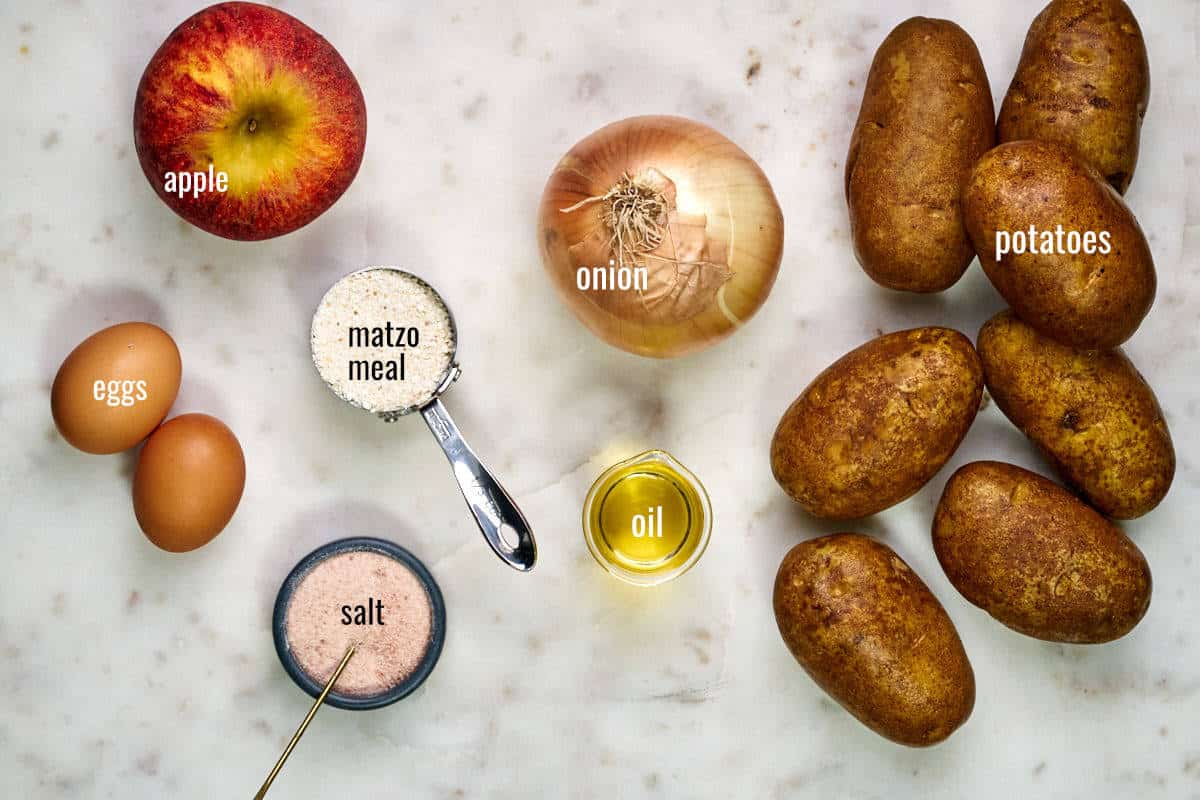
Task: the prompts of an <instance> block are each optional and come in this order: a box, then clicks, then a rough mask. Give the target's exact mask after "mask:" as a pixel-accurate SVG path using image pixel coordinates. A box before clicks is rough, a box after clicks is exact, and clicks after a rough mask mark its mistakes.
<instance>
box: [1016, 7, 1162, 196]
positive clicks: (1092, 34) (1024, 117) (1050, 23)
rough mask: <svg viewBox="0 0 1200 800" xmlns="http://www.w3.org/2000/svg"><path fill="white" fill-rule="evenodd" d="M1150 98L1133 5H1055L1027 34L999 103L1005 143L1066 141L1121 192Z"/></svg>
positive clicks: (1126, 185) (1133, 160)
mask: <svg viewBox="0 0 1200 800" xmlns="http://www.w3.org/2000/svg"><path fill="white" fill-rule="evenodd" d="M1149 100H1150V62H1149V61H1148V60H1147V58H1146V42H1145V40H1144V39H1143V38H1142V31H1141V29H1139V28H1138V24H1137V20H1136V19H1134V16H1133V12H1132V11H1130V10H1129V6H1127V5H1125V3H1123V2H1121V0H1054V2H1052V3H1051V4H1050V5H1048V6H1046V8H1045V9H1044V10H1043V11H1042V13H1041V14H1038V16H1037V18H1036V19H1035V20H1034V21H1033V25H1031V26H1030V28H1029V34H1028V35H1027V36H1026V37H1025V48H1024V50H1022V51H1021V62H1020V63H1019V64H1018V65H1017V73H1016V75H1014V76H1013V81H1012V85H1011V86H1009V87H1008V94H1006V95H1005V96H1004V102H1003V103H1002V104H1001V106H1000V120H999V123H998V124H999V134H1000V141H1001V142H1013V141H1017V140H1019V139H1040V140H1042V141H1047V142H1058V143H1060V144H1064V145H1066V146H1067V147H1069V148H1071V149H1072V150H1073V151H1074V152H1075V153H1076V154H1077V155H1079V157H1080V158H1082V159H1083V160H1084V161H1086V162H1087V163H1089V164H1091V165H1092V166H1093V167H1095V168H1096V169H1097V170H1098V171H1099V172H1100V174H1101V175H1103V176H1104V179H1105V180H1106V181H1108V183H1109V184H1110V185H1111V186H1112V187H1113V188H1114V189H1116V190H1117V191H1118V192H1120V193H1122V194H1124V193H1125V190H1126V189H1127V188H1129V182H1130V180H1132V179H1133V170H1134V167H1135V166H1136V165H1137V157H1138V137H1139V136H1140V135H1141V130H1142V117H1144V116H1145V115H1146V104H1147V103H1148V102H1149Z"/></svg>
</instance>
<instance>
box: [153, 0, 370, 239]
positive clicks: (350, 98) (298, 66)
mask: <svg viewBox="0 0 1200 800" xmlns="http://www.w3.org/2000/svg"><path fill="white" fill-rule="evenodd" d="M133 131H134V144H135V146H136V148H137V154H138V160H139V161H140V162H141V165H142V171H143V172H144V173H145V174H146V178H147V179H148V180H149V181H150V185H151V186H152V187H154V191H155V192H156V193H157V194H158V196H159V197H160V198H162V200H163V202H165V203H166V204H167V205H168V206H170V207H171V209H172V210H174V211H175V212H176V213H177V214H179V215H180V216H181V217H183V218H184V219H185V220H187V221H188V222H190V223H192V224H193V225H195V226H197V227H199V228H202V229H204V230H206V231H208V232H209V233H213V234H216V235H218V236H223V237H225V238H227V239H239V240H245V241H251V240H259V239H269V238H272V237H275V236H280V235H282V234H285V233H289V232H291V231H294V230H296V229H297V228H301V227H303V226H304V225H307V224H308V223H309V222H312V221H313V220H314V219H316V218H317V217H318V216H320V215H321V214H322V213H323V212H324V211H325V210H326V209H328V208H329V207H330V206H331V205H333V204H334V202H335V201H336V200H337V199H338V198H339V197H341V195H342V193H343V192H345V191H346V189H347V187H349V186H350V183H351V182H352V181H353V180H354V176H355V175H356V174H357V173H358V168H359V165H360V164H361V163H362V156H363V150H364V148H365V146H366V139H367V109H366V103H365V102H364V100H363V95H362V90H361V89H360V88H359V85H358V81H357V80H356V79H355V77H354V74H353V73H352V72H351V71H350V68H349V67H348V66H346V62H345V61H343V60H342V57H341V56H340V55H338V52H337V51H336V50H335V49H334V48H333V45H331V44H330V43H329V42H328V41H326V40H325V38H324V37H322V36H321V35H320V34H319V33H317V32H316V31H314V30H312V29H311V28H309V27H308V26H307V25H305V24H304V23H302V22H300V21H299V20H297V19H295V18H294V17H291V16H289V15H287V14H285V13H283V12H282V11H278V10H276V9H274V8H270V7H268V6H263V5H258V4H256V3H220V4H218V5H215V6H211V7H209V8H206V9H204V10H203V11H200V12H198V13H197V14H195V15H194V16H192V17H190V18H189V19H187V20H185V21H184V22H183V23H182V24H181V25H180V26H179V27H178V28H176V29H175V30H174V31H173V32H172V33H171V35H170V36H168V37H167V39H166V41H164V42H163V44H162V46H161V47H159V48H158V52H156V53H155V54H154V57H153V58H152V59H150V63H149V65H147V67H146V71H145V72H144V73H143V74H142V79H141V82H140V83H139V84H138V89H137V98H136V100H135V104H134V113H133ZM210 164H212V165H213V166H214V167H215V169H216V171H217V172H221V171H224V172H226V173H227V174H228V176H229V188H228V190H227V191H226V192H224V193H222V192H216V191H208V192H205V193H202V194H201V195H200V196H199V197H193V196H192V193H187V194H185V196H184V197H182V198H181V197H179V196H177V194H176V193H168V192H166V191H165V189H164V183H165V177H166V173H167V172H175V173H180V172H207V170H208V167H209V165H210Z"/></svg>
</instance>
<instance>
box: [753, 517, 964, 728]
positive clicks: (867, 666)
mask: <svg viewBox="0 0 1200 800" xmlns="http://www.w3.org/2000/svg"><path fill="white" fill-rule="evenodd" d="M774 606H775V621H776V623H777V624H778V625H779V633H780V634H781V635H782V636H783V641H784V643H785V644H786V645H787V647H788V649H789V650H791V652H792V655H793V656H795V657H796V660H797V661H798V662H800V666H802V667H804V670H805V671H806V672H807V673H808V674H809V675H810V676H811V677H812V679H813V680H814V681H816V683H817V685H818V686H820V687H821V688H822V689H824V690H825V691H826V692H827V693H828V694H829V696H830V697H832V698H833V699H834V700H837V701H838V702H839V703H841V705H842V707H843V708H845V709H846V710H847V711H849V712H850V713H851V714H853V715H854V716H855V717H857V718H858V720H859V721H860V722H862V723H863V724H864V725H866V726H867V727H868V728H870V729H871V730H873V731H875V732H876V733H878V734H879V735H880V736H884V737H886V738H888V739H891V740H892V741H894V742H899V743H900V744H904V745H908V746H910V747H924V746H927V745H931V744H936V743H938V742H940V741H942V740H943V739H945V738H946V737H947V736H949V735H950V734H951V733H953V732H954V731H955V729H957V728H958V727H959V726H960V725H962V724H963V723H964V722H966V720H967V717H969V716H971V710H972V709H973V708H974V706H975V673H974V671H973V670H972V669H971V662H970V661H969V660H968V659H967V654H966V651H965V650H963V646H962V641H961V640H960V639H959V638H958V631H957V630H956V629H955V627H954V623H953V622H952V621H951V620H950V617H949V616H948V615H947V614H946V611H945V609H943V608H942V605H941V603H939V602H938V600H937V598H936V597H934V596H933V593H932V592H930V591H929V588H928V587H927V586H926V585H925V584H924V583H923V582H922V581H921V579H920V577H918V576H917V574H916V573H915V572H913V571H912V569H911V568H910V567H909V566H908V565H907V564H905V563H904V561H903V560H902V559H901V558H900V557H899V556H898V555H896V553H895V552H893V551H892V549H891V548H889V547H888V546H887V545H885V544H881V543H879V542H877V541H875V540H874V539H870V538H868V537H866V536H862V535H860V534H856V533H838V534H833V535H832V536H823V537H821V538H820V539H813V540H811V541H807V542H801V543H800V544H798V545H796V546H795V547H793V548H792V549H791V550H790V551H789V552H788V554H787V555H786V556H785V557H784V559H783V563H782V564H780V565H779V573H778V574H777V575H776V577H775V592H774Z"/></svg>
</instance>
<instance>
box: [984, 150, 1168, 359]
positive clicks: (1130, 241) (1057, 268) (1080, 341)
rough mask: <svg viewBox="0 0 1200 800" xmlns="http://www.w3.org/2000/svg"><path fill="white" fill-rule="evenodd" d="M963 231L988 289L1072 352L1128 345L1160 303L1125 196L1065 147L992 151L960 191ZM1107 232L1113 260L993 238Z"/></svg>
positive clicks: (1142, 239) (1147, 249) (1147, 256)
mask: <svg viewBox="0 0 1200 800" xmlns="http://www.w3.org/2000/svg"><path fill="white" fill-rule="evenodd" d="M963 210H964V213H965V214H966V220H967V230H968V231H969V232H970V234H971V240H972V241H974V242H975V248H976V250H977V252H978V253H979V262H980V264H981V265H982V266H983V271H984V272H985V273H987V276H988V278H989V279H990V280H991V282H992V285H993V286H995V287H996V290H997V291H998V292H1000V294H1001V295H1002V296H1003V297H1004V299H1005V300H1007V301H1008V304H1009V305H1010V306H1012V308H1013V310H1014V311H1016V312H1017V314H1018V315H1020V317H1021V319H1023V320H1025V321H1026V322H1028V323H1029V324H1030V325H1032V326H1033V327H1034V328H1037V329H1038V330H1039V331H1041V332H1042V333H1044V334H1045V335H1047V336H1050V337H1051V338H1054V339H1057V340H1058V341H1060V342H1063V343H1064V344H1069V345H1072V346H1074V347H1085V348H1093V349H1109V348H1113V347H1116V346H1117V345H1119V344H1121V343H1122V342H1124V341H1125V340H1126V339H1128V338H1129V337H1130V336H1132V335H1133V333H1134V331H1136V330H1137V328H1138V326H1139V325H1140V324H1141V322H1142V319H1143V318H1145V316H1146V313H1147V312H1149V310H1150V306H1151V305H1153V303H1154V294H1155V291H1156V289H1157V278H1156V277H1155V273H1154V258H1153V256H1151V254H1150V246H1149V245H1148V244H1147V243H1146V237H1145V236H1144V235H1143V234H1142V229H1141V227H1139V226H1138V222H1137V219H1136V218H1135V217H1134V216H1133V213H1132V212H1131V211H1130V210H1129V209H1128V208H1127V207H1126V206H1125V203H1124V201H1122V200H1121V197H1120V196H1119V195H1118V194H1117V193H1116V192H1115V191H1113V190H1112V188H1111V187H1110V186H1108V184H1106V183H1105V182H1104V181H1103V179H1102V178H1101V177H1100V174H1099V173H1098V172H1096V171H1095V170H1094V169H1092V168H1091V167H1089V166H1087V165H1086V164H1084V163H1083V162H1082V161H1080V160H1079V159H1077V158H1076V157H1075V156H1074V155H1072V154H1071V152H1070V151H1069V150H1067V149H1066V148H1064V147H1063V146H1062V145H1058V144H1053V143H1050V142H1031V141H1023V142H1012V143H1010V144H1002V145H1000V146H999V147H996V148H995V149H993V150H991V151H989V152H988V153H987V154H986V155H984V156H983V158H981V159H980V160H979V162H978V163H977V164H976V165H975V167H974V169H972V170H971V176H970V179H969V180H968V182H967V186H966V188H965V189H964V190H963ZM1060 225H1061V226H1062V228H1063V229H1064V230H1066V231H1072V230H1074V231H1079V232H1080V233H1084V232H1087V231H1095V232H1097V233H1099V232H1101V231H1108V232H1109V234H1110V237H1111V249H1112V252H1110V253H1109V254H1107V255H1102V254H1100V253H1096V254H1092V255H1070V254H1069V253H1068V254H1064V255H1057V254H1034V253H1021V254H1014V253H1011V252H1010V253H1006V254H1005V255H1004V256H1003V257H1002V258H1001V260H1000V261H997V260H996V231H997V230H1007V231H1014V232H1015V231H1027V230H1028V229H1029V228H1030V227H1033V228H1036V229H1037V230H1038V231H1039V232H1040V231H1051V232H1053V231H1055V230H1056V229H1057V227H1058V226H1060Z"/></svg>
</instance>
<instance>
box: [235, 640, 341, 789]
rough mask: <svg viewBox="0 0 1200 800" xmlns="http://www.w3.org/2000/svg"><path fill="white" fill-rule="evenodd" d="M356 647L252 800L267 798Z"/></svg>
mask: <svg viewBox="0 0 1200 800" xmlns="http://www.w3.org/2000/svg"><path fill="white" fill-rule="evenodd" d="M357 647H358V645H356V644H351V645H350V647H349V648H348V649H347V650H346V655H344V656H342V663H340V664H338V667H337V669H335V670H334V671H333V676H332V677H330V679H329V682H328V683H326V684H325V688H324V689H323V690H322V691H321V696H320V697H318V698H317V701H316V702H315V703H313V706H312V708H310V709H309V710H308V716H306V717H305V718H304V722H301V723H300V727H299V728H297V729H296V733H295V735H293V736H292V740H291V741H290V742H288V746H287V749H286V750H284V751H283V755H281V756H280V757H279V760H278V761H276V762H275V768H274V769H272V770H271V774H270V775H268V776H267V780H266V781H265V782H264V783H263V785H262V788H261V789H259V790H258V794H256V795H254V800H263V798H264V797H266V796H267V790H268V789H270V788H271V784H272V783H274V782H275V778H276V777H277V776H278V775H279V770H281V769H283V764H284V762H285V761H287V760H288V756H290V755H291V754H292V751H293V750H295V749H296V744H297V743H298V742H299V741H300V737H301V736H303V735H304V732H305V731H306V730H308V723H310V722H312V721H313V717H315V716H316V715H317V711H318V710H319V709H320V708H321V706H322V705H323V704H324V703H325V698H326V697H328V696H329V692H330V690H331V689H333V685H334V684H335V683H337V679H338V678H340V677H342V672H343V671H344V670H345V669H346V665H347V664H349V663H350V656H352V655H354V650H355V648H357Z"/></svg>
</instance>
